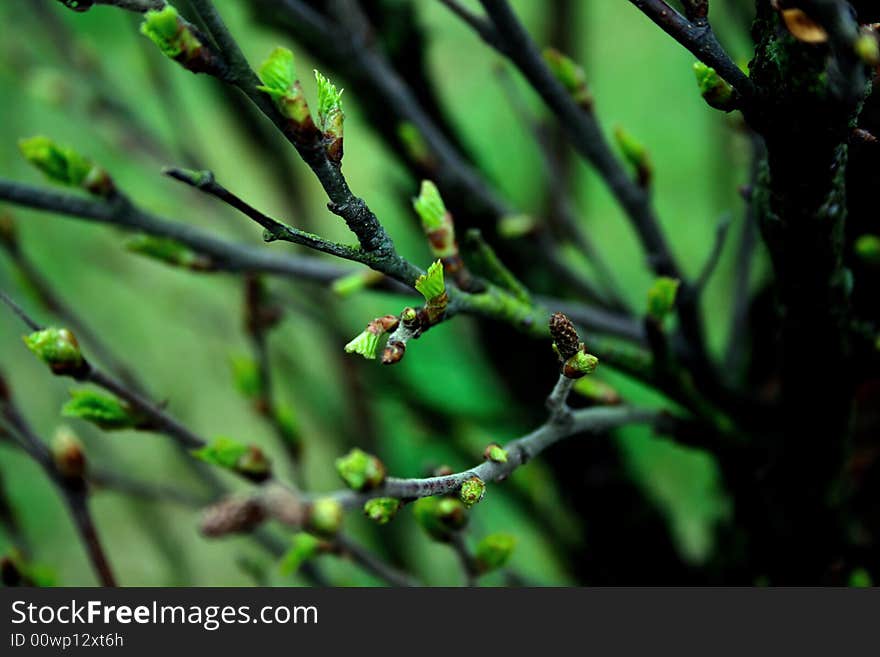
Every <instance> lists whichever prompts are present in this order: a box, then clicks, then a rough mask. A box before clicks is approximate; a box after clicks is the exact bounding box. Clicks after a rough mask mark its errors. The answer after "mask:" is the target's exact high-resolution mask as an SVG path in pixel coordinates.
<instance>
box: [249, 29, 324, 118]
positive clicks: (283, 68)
mask: <svg viewBox="0 0 880 657" xmlns="http://www.w3.org/2000/svg"><path fill="white" fill-rule="evenodd" d="M260 79H261V80H262V81H263V86H260V87H257V88H258V89H259V90H260V91H263V92H265V93H267V94H269V95H270V96H271V97H272V100H274V101H275V104H276V106H277V107H278V109H279V111H280V112H281V113H282V114H283V115H284V117H285V118H288V119H290V120H292V121H294V122H295V123H298V124H306V123H311V122H312V116H311V113H310V112H309V105H308V103H307V102H306V97H305V94H304V93H303V90H302V87H301V86H300V84H299V80H298V79H297V76H296V59H295V57H294V55H293V52H292V51H290V50H288V49H287V48H281V47H278V48H275V50H273V51H272V52H271V54H270V55H269V57H268V58H267V59H266V61H264V62H263V64H262V65H261V66H260Z"/></svg>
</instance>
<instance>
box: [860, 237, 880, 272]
mask: <svg viewBox="0 0 880 657" xmlns="http://www.w3.org/2000/svg"><path fill="white" fill-rule="evenodd" d="M854 248H855V252H856V255H857V256H858V257H859V259H860V260H861V261H862V262H864V263H865V264H868V265H871V266H874V267H878V266H880V237H878V236H877V235H862V236H861V237H859V238H858V239H857V240H856V242H855V245H854Z"/></svg>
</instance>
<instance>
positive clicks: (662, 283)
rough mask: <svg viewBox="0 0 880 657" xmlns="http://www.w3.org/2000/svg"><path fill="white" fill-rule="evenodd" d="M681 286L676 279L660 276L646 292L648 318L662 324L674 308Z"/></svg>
mask: <svg viewBox="0 0 880 657" xmlns="http://www.w3.org/2000/svg"><path fill="white" fill-rule="evenodd" d="M680 284H681V281H679V280H678V279H676V278H669V277H667V276H660V277H659V278H658V279H657V280H655V281H654V284H653V285H652V286H651V288H650V289H649V290H648V316H649V317H651V318H653V319H655V320H657V321H658V322H662V321H663V320H664V319H666V317H667V316H668V315H669V313H670V312H672V309H673V308H674V307H675V299H676V296H677V295H678V287H679V285H680Z"/></svg>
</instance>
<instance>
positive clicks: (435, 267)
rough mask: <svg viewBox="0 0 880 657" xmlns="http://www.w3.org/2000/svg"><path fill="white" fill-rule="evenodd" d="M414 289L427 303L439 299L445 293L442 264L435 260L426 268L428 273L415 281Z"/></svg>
mask: <svg viewBox="0 0 880 657" xmlns="http://www.w3.org/2000/svg"><path fill="white" fill-rule="evenodd" d="M415 288H416V290H418V292H419V293H420V294H421V295H422V296H423V297H425V301H428V302H431V301H433V300H435V299H437V298H439V297H440V296H441V295H442V294H443V293H444V292H446V283H445V281H444V280H443V263H441V262H440V261H439V260H435V261H434V262H433V263H432V264H431V266H430V267H428V271H427V272H425V273H424V274H422V275H421V276H419V277H418V278H417V279H416V282H415Z"/></svg>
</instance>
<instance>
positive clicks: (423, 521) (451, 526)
mask: <svg viewBox="0 0 880 657" xmlns="http://www.w3.org/2000/svg"><path fill="white" fill-rule="evenodd" d="M412 506H413V515H414V516H415V519H416V522H418V523H419V525H421V527H422V529H424V530H425V531H426V532H427V533H428V535H429V536H431V538H433V539H434V540H436V541H448V540H449V539H450V538H451V537H452V534H453V533H454V532H456V531H458V530H460V529H462V528H463V527H464V526H465V525H466V524H467V520H468V514H467V509H466V508H465V506H464V504H462V503H461V501H460V500H458V499H456V498H454V497H423V498H420V499H418V500H416V501H415V503H414V504H413V505H412Z"/></svg>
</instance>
